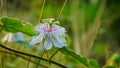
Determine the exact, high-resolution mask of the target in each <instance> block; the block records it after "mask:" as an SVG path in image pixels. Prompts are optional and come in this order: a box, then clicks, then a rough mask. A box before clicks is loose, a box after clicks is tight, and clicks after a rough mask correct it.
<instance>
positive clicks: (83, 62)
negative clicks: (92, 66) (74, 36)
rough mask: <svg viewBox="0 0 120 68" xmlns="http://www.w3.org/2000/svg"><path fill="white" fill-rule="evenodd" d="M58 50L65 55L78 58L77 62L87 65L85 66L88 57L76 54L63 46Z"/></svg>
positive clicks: (87, 63) (87, 64)
mask: <svg viewBox="0 0 120 68" xmlns="http://www.w3.org/2000/svg"><path fill="white" fill-rule="evenodd" d="M60 51H61V52H62V53H63V54H65V55H70V56H72V57H73V58H75V59H76V60H78V61H79V62H81V63H82V64H84V65H85V66H87V67H88V66H89V62H88V59H87V58H86V57H84V56H80V55H78V54H76V53H75V52H73V51H71V50H69V49H67V48H65V47H63V48H61V50H60Z"/></svg>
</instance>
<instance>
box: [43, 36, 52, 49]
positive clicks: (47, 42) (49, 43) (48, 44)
mask: <svg viewBox="0 0 120 68" xmlns="http://www.w3.org/2000/svg"><path fill="white" fill-rule="evenodd" d="M44 48H45V49H46V50H49V49H51V48H52V41H51V39H50V37H49V36H46V39H45V43H44Z"/></svg>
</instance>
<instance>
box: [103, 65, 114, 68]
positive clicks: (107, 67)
mask: <svg viewBox="0 0 120 68" xmlns="http://www.w3.org/2000/svg"><path fill="white" fill-rule="evenodd" d="M103 68H116V67H114V66H109V65H106V66H104V67H103Z"/></svg>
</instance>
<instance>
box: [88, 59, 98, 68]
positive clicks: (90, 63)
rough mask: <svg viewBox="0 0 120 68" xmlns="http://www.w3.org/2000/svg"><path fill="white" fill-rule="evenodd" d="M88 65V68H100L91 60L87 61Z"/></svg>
mask: <svg viewBox="0 0 120 68" xmlns="http://www.w3.org/2000/svg"><path fill="white" fill-rule="evenodd" d="M89 65H90V68H100V66H99V64H98V62H97V61H96V60H93V59H90V60H89Z"/></svg>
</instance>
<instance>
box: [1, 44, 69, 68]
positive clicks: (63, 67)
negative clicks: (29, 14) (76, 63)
mask: <svg viewBox="0 0 120 68" xmlns="http://www.w3.org/2000/svg"><path fill="white" fill-rule="evenodd" d="M0 47H2V48H4V49H7V50H9V51H12V52H15V53H17V54H22V55H26V56H30V57H33V58H37V59H41V60H44V61H48V59H45V58H42V57H39V56H35V55H32V54H28V53H24V52H21V51H17V50H14V49H11V48H8V47H6V46H4V45H2V44H0ZM49 62H50V63H52V64H55V65H57V66H59V67H62V68H67V67H66V66H64V65H62V64H60V63H57V62H55V61H52V60H50V61H49Z"/></svg>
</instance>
